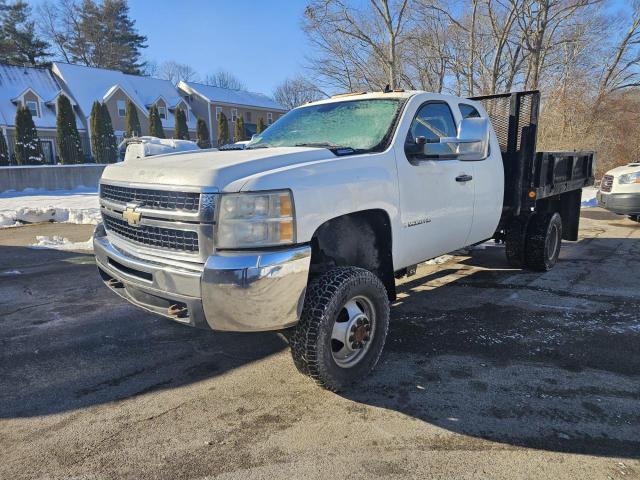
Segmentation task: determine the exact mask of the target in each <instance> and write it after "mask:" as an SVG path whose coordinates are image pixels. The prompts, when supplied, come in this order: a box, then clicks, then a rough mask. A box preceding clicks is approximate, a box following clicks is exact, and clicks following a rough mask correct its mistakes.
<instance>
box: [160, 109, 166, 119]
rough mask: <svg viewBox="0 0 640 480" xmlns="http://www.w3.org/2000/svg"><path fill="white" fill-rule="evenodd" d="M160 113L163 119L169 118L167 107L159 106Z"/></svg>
mask: <svg viewBox="0 0 640 480" xmlns="http://www.w3.org/2000/svg"><path fill="white" fill-rule="evenodd" d="M158 115H160V118H161V119H162V120H165V119H166V118H167V107H158Z"/></svg>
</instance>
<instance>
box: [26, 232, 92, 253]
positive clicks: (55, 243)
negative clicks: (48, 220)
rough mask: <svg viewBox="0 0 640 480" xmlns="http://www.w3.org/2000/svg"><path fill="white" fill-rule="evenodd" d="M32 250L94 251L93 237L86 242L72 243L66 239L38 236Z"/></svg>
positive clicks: (57, 236)
mask: <svg viewBox="0 0 640 480" xmlns="http://www.w3.org/2000/svg"><path fill="white" fill-rule="evenodd" d="M31 248H50V249H53V250H93V237H92V238H90V239H89V240H87V241H86V242H72V241H71V240H69V239H68V238H66V237H61V236H59V235H54V236H52V237H49V236H48V235H38V236H37V237H36V243H33V244H32V245H31Z"/></svg>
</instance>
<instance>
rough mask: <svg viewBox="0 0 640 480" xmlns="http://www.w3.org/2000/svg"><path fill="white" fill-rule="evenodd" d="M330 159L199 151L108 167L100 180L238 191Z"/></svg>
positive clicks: (304, 150) (296, 153)
mask: <svg viewBox="0 0 640 480" xmlns="http://www.w3.org/2000/svg"><path fill="white" fill-rule="evenodd" d="M333 158H336V157H335V155H333V153H331V152H330V151H329V150H327V149H324V148H308V147H278V148H258V149H254V150H230V151H214V150H200V151H195V152H188V153H174V154H170V155H158V156H153V157H145V158H140V159H135V160H128V161H126V162H121V163H116V164H113V165H109V166H108V167H107V168H105V170H104V173H103V174H102V180H105V181H107V182H109V181H114V182H126V183H148V184H152V185H172V186H176V185H184V186H195V187H215V188H217V189H218V190H219V191H239V190H240V189H241V188H242V185H244V183H246V182H244V181H242V180H244V179H247V178H248V177H251V176H252V175H255V174H258V173H262V172H267V171H269V170H275V169H279V168H286V167H290V166H294V165H301V164H305V163H311V162H316V161H321V160H328V159H333ZM232 184H233V185H232Z"/></svg>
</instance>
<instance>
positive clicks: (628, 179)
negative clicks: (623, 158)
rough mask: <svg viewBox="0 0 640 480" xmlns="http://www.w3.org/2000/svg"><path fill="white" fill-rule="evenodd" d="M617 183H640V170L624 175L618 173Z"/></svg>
mask: <svg viewBox="0 0 640 480" xmlns="http://www.w3.org/2000/svg"><path fill="white" fill-rule="evenodd" d="M618 183H640V172H635V173H627V174H626V175H620V178H619V179H618Z"/></svg>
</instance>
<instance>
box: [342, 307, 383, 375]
mask: <svg viewBox="0 0 640 480" xmlns="http://www.w3.org/2000/svg"><path fill="white" fill-rule="evenodd" d="M375 328H376V314H375V309H374V307H373V303H372V302H371V300H369V299H368V298H366V297H363V296H361V295H358V296H356V297H353V298H351V299H350V300H348V301H347V302H346V303H345V304H344V305H343V307H342V308H341V309H340V312H339V313H338V315H337V317H336V320H335V321H334V323H333V329H332V331H331V355H332V357H333V360H334V361H335V362H336V364H337V365H338V366H339V367H341V368H350V367H353V366H354V365H357V364H358V363H359V362H360V361H361V360H362V359H363V358H364V357H365V355H366V354H367V352H368V351H369V348H370V347H371V342H372V341H373V336H374V334H375Z"/></svg>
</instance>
